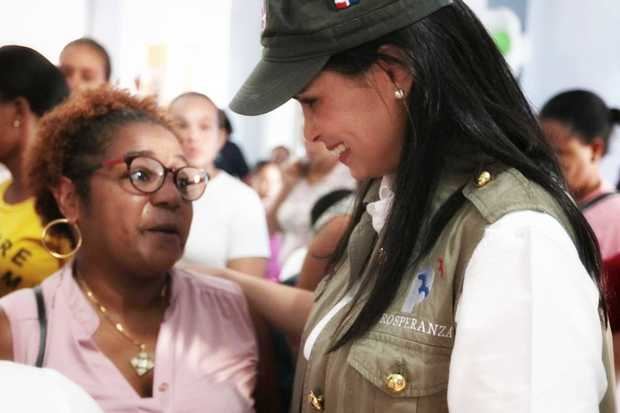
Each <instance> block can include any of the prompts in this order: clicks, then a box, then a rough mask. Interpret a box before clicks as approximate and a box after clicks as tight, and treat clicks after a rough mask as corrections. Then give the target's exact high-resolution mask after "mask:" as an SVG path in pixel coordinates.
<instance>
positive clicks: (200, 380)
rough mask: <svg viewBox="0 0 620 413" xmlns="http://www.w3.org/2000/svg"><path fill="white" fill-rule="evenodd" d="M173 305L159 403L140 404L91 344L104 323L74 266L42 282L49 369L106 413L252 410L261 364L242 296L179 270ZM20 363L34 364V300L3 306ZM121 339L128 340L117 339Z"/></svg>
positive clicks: (158, 369) (160, 361)
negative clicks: (91, 398) (78, 389)
mask: <svg viewBox="0 0 620 413" xmlns="http://www.w3.org/2000/svg"><path fill="white" fill-rule="evenodd" d="M172 273H173V275H172V289H171V298H170V305H169V307H168V309H167V310H166V313H165V315H164V319H163V321H162V324H161V328H160V331H159V336H158V339H157V347H156V350H155V370H154V383H153V397H149V398H141V397H140V396H139V395H138V394H137V393H136V392H135V390H134V389H133V387H131V386H130V385H129V383H128V382H127V381H126V380H125V378H124V376H123V375H122V374H121V373H120V372H119V371H118V369H117V368H116V366H115V365H114V364H113V363H112V362H111V361H110V360H109V359H108V358H107V357H106V356H105V355H104V354H103V353H101V352H100V351H99V350H98V348H97V345H96V343H95V341H94V339H93V335H94V333H95V331H96V330H97V328H98V327H99V317H98V315H97V313H96V312H95V310H94V309H93V307H92V306H91V305H90V304H89V302H88V301H87V298H86V297H85V296H84V294H83V293H82V291H81V290H80V288H79V287H78V285H77V284H76V282H75V279H74V278H73V274H72V269H71V266H70V265H66V266H65V267H63V268H62V269H61V270H60V271H58V272H57V273H55V274H54V275H52V276H51V277H50V278H48V279H47V280H45V281H44V282H43V284H42V286H43V293H44V296H45V303H46V308H47V314H48V335H47V347H46V354H45V367H49V368H52V369H55V370H57V371H59V372H61V373H62V374H64V375H65V376H67V377H68V378H69V379H71V380H73V381H74V382H76V383H78V384H79V385H81V386H82V387H83V388H84V389H85V390H86V391H87V392H88V393H89V394H90V395H91V396H92V397H93V398H94V399H95V400H96V401H97V402H98V403H99V404H100V405H101V407H102V408H103V409H104V410H105V411H106V412H108V413H110V412H113V413H129V412H132V413H134V412H135V413H137V412H140V413H160V412H161V413H163V412H184V413H191V412H205V411H210V412H226V413H237V412H239V413H246V412H253V411H254V407H253V404H254V402H253V399H252V391H253V389H254V384H255V380H256V365H257V361H258V355H257V345H256V340H255V337H254V330H253V327H252V323H251V321H250V316H249V313H248V308H247V304H246V301H245V298H244V296H243V294H242V293H241V290H240V289H239V288H238V287H237V286H236V285H235V284H232V283H230V282H228V281H225V280H221V279H218V278H214V277H207V276H202V277H197V276H194V275H192V274H190V273H188V272H185V271H183V270H180V269H174V270H173V272H172ZM0 307H2V309H3V310H4V312H5V313H6V315H7V317H8V319H9V321H10V323H11V332H12V336H13V354H14V361H16V362H19V363H25V364H30V365H34V363H35V359H36V356H37V352H38V346H39V325H38V319H37V311H36V305H35V299H34V294H33V293H32V291H31V290H29V289H26V290H20V291H16V292H14V293H12V294H10V295H8V296H6V297H4V298H2V299H1V300H0ZM119 340H122V338H121V337H119Z"/></svg>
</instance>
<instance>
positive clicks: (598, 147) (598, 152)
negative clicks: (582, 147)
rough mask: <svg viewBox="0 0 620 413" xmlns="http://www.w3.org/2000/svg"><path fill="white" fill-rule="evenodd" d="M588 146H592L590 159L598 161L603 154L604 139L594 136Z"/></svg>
mask: <svg viewBox="0 0 620 413" xmlns="http://www.w3.org/2000/svg"><path fill="white" fill-rule="evenodd" d="M590 148H592V161H593V162H596V161H600V160H601V158H602V157H603V155H604V154H605V141H604V140H603V138H594V139H593V140H592V142H591V143H590Z"/></svg>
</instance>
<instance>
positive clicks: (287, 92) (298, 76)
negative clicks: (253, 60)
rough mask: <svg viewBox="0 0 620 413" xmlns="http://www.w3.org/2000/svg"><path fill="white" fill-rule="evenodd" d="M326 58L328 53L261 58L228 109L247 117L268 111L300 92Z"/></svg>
mask: <svg viewBox="0 0 620 413" xmlns="http://www.w3.org/2000/svg"><path fill="white" fill-rule="evenodd" d="M328 60H329V56H320V57H315V58H312V59H305V60H299V61H294V62H271V61H266V60H264V59H263V60H261V61H260V62H259V63H258V64H257V65H256V67H255V68H254V71H252V74H250V76H249V77H248V78H247V80H246V81H245V83H244V84H243V86H241V89H239V91H238V92H237V94H236V95H235V97H234V98H233V100H232V102H230V109H232V110H233V111H234V112H237V113H239V114H241V115H248V116H255V115H262V114H263V113H267V112H269V111H271V110H273V109H275V108H277V107H278V106H280V105H282V104H284V103H286V101H288V100H289V99H290V98H292V97H293V96H295V95H296V94H298V93H299V92H301V91H302V90H303V89H304V88H305V87H306V86H307V85H308V83H310V81H312V79H314V78H315V77H316V76H317V75H318V74H319V72H320V71H321V69H323V67H325V64H326V63H327V61H328Z"/></svg>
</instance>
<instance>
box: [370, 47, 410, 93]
mask: <svg viewBox="0 0 620 413" xmlns="http://www.w3.org/2000/svg"><path fill="white" fill-rule="evenodd" d="M379 53H380V54H382V55H385V56H388V58H387V59H385V58H384V59H381V60H380V61H379V63H378V65H379V66H380V67H381V69H382V70H383V71H385V73H386V74H387V76H388V77H389V78H390V80H391V81H392V83H393V84H394V89H395V90H396V89H401V90H402V91H403V92H404V93H405V96H406V95H409V92H410V91H411V88H412V87H413V84H414V78H413V73H412V72H411V69H410V68H409V67H408V66H407V64H406V56H405V54H404V52H403V51H402V49H400V48H399V47H396V46H394V45H383V46H381V47H380V48H379Z"/></svg>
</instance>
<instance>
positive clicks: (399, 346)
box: [347, 332, 451, 413]
mask: <svg viewBox="0 0 620 413" xmlns="http://www.w3.org/2000/svg"><path fill="white" fill-rule="evenodd" d="M450 353H451V349H449V348H445V347H436V346H432V345H429V344H422V343H418V342H415V341H411V340H408V339H404V338H401V337H396V336H392V335H389V334H382V333H376V332H371V333H369V334H368V335H367V336H366V337H365V338H363V339H360V340H357V341H355V343H354V344H352V346H351V350H350V352H349V355H348V358H347V363H348V364H349V366H350V367H351V368H352V369H353V370H354V372H352V374H355V373H357V374H359V375H361V376H362V378H363V379H364V380H363V381H362V383H366V384H362V386H364V387H367V388H363V389H359V391H360V392H367V391H368V392H372V393H374V395H373V397H372V399H373V400H374V411H376V412H380V411H381V412H382V411H386V412H387V411H389V412H400V411H403V412H405V411H407V412H417V413H425V412H433V413H438V412H444V411H445V412H447V411H448V408H447V400H446V393H447V388H448V370H449V366H450ZM366 385H367V386H366ZM360 411H369V410H368V407H366V408H364V407H362V409H361V410H360Z"/></svg>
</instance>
